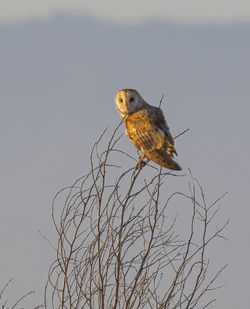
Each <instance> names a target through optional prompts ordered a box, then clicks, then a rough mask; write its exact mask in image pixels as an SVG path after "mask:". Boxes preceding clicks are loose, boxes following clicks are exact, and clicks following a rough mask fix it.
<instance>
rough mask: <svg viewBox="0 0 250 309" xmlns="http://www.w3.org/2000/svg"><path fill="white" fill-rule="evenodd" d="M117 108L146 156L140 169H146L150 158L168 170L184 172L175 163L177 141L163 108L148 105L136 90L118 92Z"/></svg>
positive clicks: (141, 162) (134, 141)
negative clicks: (175, 142)
mask: <svg viewBox="0 0 250 309" xmlns="http://www.w3.org/2000/svg"><path fill="white" fill-rule="evenodd" d="M115 105H116V108H117V110H118V112H119V113H120V115H121V117H122V119H123V123H124V125H125V130H126V134H127V136H128V138H129V139H130V140H131V141H132V142H133V144H134V145H135V147H136V148H138V149H139V150H140V151H141V152H142V155H141V156H140V158H139V162H138V163H137V168H140V167H142V165H143V163H144V164H145V162H143V159H144V158H147V159H148V160H152V161H154V162H155V163H157V164H159V165H160V166H163V167H166V168H168V169H171V170H181V167H180V165H179V164H178V163H177V162H175V161H174V160H173V159H172V158H173V154H176V155H177V153H176V150H175V148H174V140H173V137H172V136H171V134H170V132H169V128H168V125H167V123H166V120H165V118H164V115H163V112H162V110H161V109H160V108H159V107H155V106H151V105H149V104H148V103H146V102H145V101H144V99H143V98H142V97H141V96H140V94H139V93H138V92H137V91H136V90H134V89H121V90H118V91H117V93H116V96H115Z"/></svg>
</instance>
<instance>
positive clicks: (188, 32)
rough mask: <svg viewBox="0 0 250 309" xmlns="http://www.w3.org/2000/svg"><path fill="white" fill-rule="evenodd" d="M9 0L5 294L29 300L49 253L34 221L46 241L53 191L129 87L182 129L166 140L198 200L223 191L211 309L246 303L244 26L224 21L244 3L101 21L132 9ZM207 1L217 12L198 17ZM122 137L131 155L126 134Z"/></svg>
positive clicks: (3, 105)
mask: <svg viewBox="0 0 250 309" xmlns="http://www.w3.org/2000/svg"><path fill="white" fill-rule="evenodd" d="M200 2H201V1H199V3H200ZM10 3H12V4H13V3H14V2H10V1H8V4H7V2H3V1H1V2H0V6H1V10H0V20H1V22H2V23H1V24H0V41H1V49H0V68H1V70H0V141H1V161H0V170H1V174H0V207H1V216H0V244H1V264H0V265H1V266H0V274H1V282H0V286H1V285H3V283H4V282H5V281H6V280H7V279H9V278H10V277H12V276H15V278H16V283H15V285H14V287H13V290H12V291H11V294H10V295H11V297H14V295H15V296H16V295H18V296H19V295H22V294H23V292H25V291H27V290H30V289H32V290H33V289H35V291H36V295H35V296H34V297H33V300H34V302H33V303H34V304H37V303H40V300H41V299H42V289H43V284H44V282H45V280H46V276H47V268H48V265H49V262H50V261H51V260H52V259H53V251H52V250H51V249H50V247H49V246H48V245H47V244H46V243H45V242H44V241H43V240H42V239H41V237H40V236H39V234H38V230H41V231H42V232H43V233H45V234H46V235H47V236H48V237H49V238H50V239H52V240H53V239H54V237H55V234H54V231H53V228H52V222H51V219H50V203H51V200H52V197H53V195H54V194H55V193H56V191H57V190H58V189H60V188H61V187H62V186H65V185H68V184H71V183H72V182H73V181H74V180H75V178H77V177H79V176H81V175H83V174H84V173H85V172H86V171H87V170H88V166H89V163H88V162H89V161H88V157H89V149H90V147H91V145H92V144H93V142H94V141H95V140H96V139H97V138H98V137H99V135H100V133H101V132H102V131H103V129H104V128H105V127H109V128H110V130H112V128H113V127H114V126H115V125H116V124H117V123H118V122H119V121H120V116H119V114H118V113H117V111H116V109H115V105H114V95H115V92H116V91H117V89H120V88H127V87H131V88H136V89H137V90H138V91H139V92H140V93H141V95H142V96H143V97H144V99H145V100H146V101H148V102H149V103H151V104H158V102H159V99H160V97H161V95H162V94H166V103H165V104H166V105H165V107H164V108H165V109H164V113H165V115H166V118H167V120H168V123H169V125H170V129H171V132H172V133H173V135H176V134H178V133H179V132H180V131H182V130H184V129H186V128H190V129H191V130H190V132H189V133H188V134H187V135H186V136H185V137H182V138H181V139H179V140H177V142H176V148H177V151H178V153H179V158H178V162H180V164H181V165H182V166H183V168H184V170H187V168H191V169H192V172H193V174H194V176H195V177H197V178H198V179H199V180H200V182H201V183H202V185H203V186H204V188H205V193H206V196H207V198H208V200H209V201H211V200H214V199H215V198H217V197H218V196H219V195H221V194H222V193H224V192H225V191H228V192H229V194H228V195H227V197H225V199H224V200H223V202H222V205H223V207H222V211H221V215H220V217H219V219H220V220H221V221H222V222H223V220H224V219H227V218H230V220H231V223H230V226H229V228H228V230H227V233H226V235H227V237H228V238H229V239H230V241H229V242H226V243H219V244H218V245H216V246H215V247H212V249H211V250H212V251H211V255H212V257H213V258H212V260H213V262H214V263H218V265H219V266H220V265H223V264H226V263H227V264H229V266H228V270H227V271H226V272H225V274H224V275H223V276H222V277H221V281H220V283H225V284H226V287H225V288H224V289H222V290H221V291H220V292H218V293H217V294H216V297H217V300H218V301H217V304H216V305H214V306H213V308H215V309H221V308H248V307H249V303H250V301H249V295H248V294H249V292H248V290H249V282H248V281H249V280H248V279H249V277H250V271H249V269H248V267H247V265H248V263H249V260H250V244H249V217H250V210H249V209H250V208H249V195H248V192H249V177H250V168H249V164H248V160H249V156H250V146H249V137H248V135H249V129H250V125H249V119H248V118H249V117H248V115H249V112H250V107H249V101H250V87H249V80H250V61H249V55H250V41H249V37H250V24H248V23H245V24H238V23H234V24H231V23H230V22H231V21H235V20H237V21H239V22H243V21H246V20H248V19H249V17H246V16H247V15H248V14H250V13H249V12H250V10H247V8H249V7H248V6H249V5H248V2H246V1H245V2H244V1H238V2H237V7H235V4H236V1H216V2H215V1H209V3H210V4H209V6H210V9H207V10H206V12H207V13H206V14H207V15H206V14H205V11H204V7H203V8H201V7H200V6H199V5H198V2H196V1H190V2H189V3H190V7H189V9H190V10H189V11H188V10H187V11H186V10H184V8H185V7H184V6H182V9H183V12H182V13H180V12H179V11H178V10H175V11H174V8H172V10H171V14H170V11H168V10H167V6H165V11H166V12H167V11H168V13H166V12H165V11H164V10H161V8H163V1H159V6H156V5H155V6H154V7H151V9H150V7H148V6H146V5H144V6H143V7H142V8H143V9H142V11H140V12H139V13H140V14H142V15H143V16H144V17H138V18H139V19H140V18H141V19H142V20H143V19H145V16H150V17H148V19H149V20H152V19H153V20H154V21H148V22H144V23H140V24H130V25H125V24H123V25H119V24H117V23H113V22H112V20H113V21H114V17H112V16H114V15H116V16H121V17H120V19H119V20H121V21H125V22H126V23H129V22H132V21H133V20H136V18H134V16H135V15H134V13H133V14H132V17H131V19H128V20H127V19H126V20H125V18H124V16H126V14H127V13H126V14H125V15H124V12H126V11H127V12H128V11H130V10H131V9H132V5H131V6H129V7H123V6H124V2H122V4H121V6H120V7H119V8H117V7H116V6H114V7H113V8H115V9H114V10H113V11H112V12H110V11H111V6H112V1H108V2H105V3H106V4H107V7H105V8H104V7H102V6H101V5H100V4H101V3H102V2H95V1H94V2H93V7H92V8H91V7H88V9H87V4H90V2H84V1H83V2H81V3H82V4H79V3H78V2H77V1H72V2H70V3H71V4H72V5H71V8H70V10H66V9H65V10H63V9H62V6H63V3H64V5H65V7H66V1H65V2H64V1H60V5H59V1H50V2H49V1H40V2H36V6H33V7H32V4H33V3H34V2H33V1H22V4H23V7H22V10H21V8H20V6H19V3H20V2H18V1H17V2H16V3H15V5H14V4H13V6H12V7H11V6H10ZM48 3H49V5H48ZM77 3H78V4H77ZM96 3H99V6H97V5H96V7H94V6H95V4H96ZM126 3H129V2H128V1H127V2H126ZM139 3H141V2H139V1H137V2H136V4H135V6H136V5H139ZM143 3H144V2H143ZM146 3H147V2H146ZM151 3H152V2H151ZM156 3H157V1H156ZM164 3H165V1H164ZM167 3H168V4H169V3H170V1H169V2H167ZM183 3H184V4H185V3H186V2H184V1H183ZM191 3H192V4H193V5H194V4H195V3H196V4H197V6H196V7H195V8H196V9H191V8H192V6H191ZM202 3H207V5H208V2H206V1H204V2H202ZM215 3H217V4H218V5H216V4H215ZM219 3H220V4H221V5H222V4H224V6H223V7H224V8H225V10H224V9H223V10H222V9H221V7H220V5H219ZM225 3H227V6H226V7H225ZM84 4H85V5H86V7H84V6H83V5H84ZM184 4H183V5H184ZM46 5H47V8H46ZM169 5H170V4H169ZM80 6H81V7H82V8H83V9H82V12H83V16H80V15H81V14H80V11H81V10H80V9H79V8H80ZM74 7H76V8H77V9H74ZM193 8H194V7H193ZM243 8H244V9H243ZM59 9H60V10H61V11H63V16H60V14H59ZM144 9H145V11H144ZM45 11H46V12H47V13H46V14H44V12H45ZM163 11H164V12H165V13H166V15H164V18H163V17H162V15H161V14H163ZM177 11H178V12H177ZM184 11H185V12H184ZM212 11H214V12H215V13H214V14H215V15H216V14H221V15H220V17H218V19H216V18H215V17H214V18H210V17H209V18H208V16H209V14H212ZM3 12H5V13H3ZM20 12H21V13H20ZM34 12H36V13H34ZM37 12H38V13H37ZM67 12H68V13H69V12H70V14H69V15H67ZM90 12H91V13H90ZM145 12H147V13H145ZM174 12H176V14H177V13H178V14H180V16H182V18H180V19H179V20H181V23H178V22H177V20H178V18H177V19H176V18H175V16H176V14H175V13H174ZM188 12H189V13H188ZM220 12H221V13H220ZM229 12H231V13H230V14H229ZM234 12H235V15H234V14H233V13H234ZM72 13H77V16H74V14H73V15H72ZM139 13H138V14H139ZM151 13H152V14H151ZM191 13H192V14H191ZM22 14H23V15H22ZM51 14H52V15H51ZM53 14H55V15H56V16H53ZM119 14H120V15H119ZM178 14H177V15H178ZM185 14H186V15H187V14H191V15H192V16H193V17H192V19H191V18H189V21H190V20H191V21H192V23H189V22H188V23H185V22H184V21H185V18H184V17H183V16H184V15H185ZM203 14H205V15H206V16H207V17H206V18H201V17H202V16H203ZM21 15H22V16H23V17H20V16H21ZM191 15H190V16H191ZM215 15H214V16H215ZM226 15H228V16H229V15H230V16H231V18H229V19H225V16H226ZM15 16H16V17H15ZM18 16H19V17H18ZM37 16H40V17H39V18H37ZM48 16H51V17H48ZM91 16H93V17H95V19H92V18H91ZM138 16H139V15H138ZM195 16H196V18H195ZM239 16H241V17H239ZM244 16H245V17H244ZM45 17H46V18H45ZM97 17H98V18H97ZM99 17H100V18H99ZM98 19H99V20H98ZM201 19H202V21H203V22H205V24H204V23H201V24H199V23H198V22H200V21H201ZM20 20H23V21H22V22H20ZM103 20H106V21H105V22H104V21H103ZM107 20H109V22H107ZM171 20H175V21H176V22H175V23H171V22H170V21H171ZM208 20H210V23H208V24H207V21H208ZM225 20H227V21H229V24H225V23H224V21H225ZM6 21H8V22H7V23H6ZM10 21H11V22H10ZM13 21H15V22H14V23H13ZM215 21H216V23H215ZM218 21H221V22H222V24H221V25H220V24H218V23H217V22H218ZM193 22H194V23H195V24H193ZM121 132H123V129H121ZM123 145H125V147H126V149H127V150H128V151H130V153H131V154H132V155H135V154H136V150H135V149H134V147H133V145H132V144H131V143H130V142H129V141H128V140H127V139H126V137H124V139H123Z"/></svg>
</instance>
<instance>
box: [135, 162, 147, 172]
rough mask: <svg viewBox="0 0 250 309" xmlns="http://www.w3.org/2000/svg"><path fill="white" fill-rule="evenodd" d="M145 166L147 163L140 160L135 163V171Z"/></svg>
mask: <svg viewBox="0 0 250 309" xmlns="http://www.w3.org/2000/svg"><path fill="white" fill-rule="evenodd" d="M146 164H147V162H145V161H142V160H139V161H138V162H137V164H136V167H135V169H136V170H138V169H140V168H142V167H143V166H145V165H146Z"/></svg>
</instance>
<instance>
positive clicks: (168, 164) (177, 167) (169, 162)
mask: <svg viewBox="0 0 250 309" xmlns="http://www.w3.org/2000/svg"><path fill="white" fill-rule="evenodd" d="M161 163H162V164H161ZM161 163H159V164H160V165H161V166H163V167H166V168H168V169H170V170H174V171H180V170H182V168H181V166H180V165H179V164H178V163H177V162H175V161H174V160H172V159H170V160H167V162H165V161H162V162H161Z"/></svg>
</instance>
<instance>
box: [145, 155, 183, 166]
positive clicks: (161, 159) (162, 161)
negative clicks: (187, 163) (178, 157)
mask: <svg viewBox="0 0 250 309" xmlns="http://www.w3.org/2000/svg"><path fill="white" fill-rule="evenodd" d="M145 156H146V157H147V158H148V159H150V160H152V161H154V162H155V163H157V164H159V165H160V166H162V167H165V168H168V169H170V170H174V171H180V170H182V168H181V167H180V165H179V164H178V163H177V162H175V161H174V160H173V159H172V158H171V157H170V155H166V152H164V151H161V150H158V151H155V150H154V151H152V152H151V151H150V152H147V153H145Z"/></svg>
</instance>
